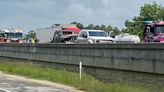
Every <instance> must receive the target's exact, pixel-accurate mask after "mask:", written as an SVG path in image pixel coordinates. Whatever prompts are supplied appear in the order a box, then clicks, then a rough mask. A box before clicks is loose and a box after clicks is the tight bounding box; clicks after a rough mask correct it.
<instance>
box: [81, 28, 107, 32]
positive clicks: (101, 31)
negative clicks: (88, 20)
mask: <svg viewBox="0 0 164 92" xmlns="http://www.w3.org/2000/svg"><path fill="white" fill-rule="evenodd" d="M81 31H90V32H104V30H87V29H86V30H81Z"/></svg>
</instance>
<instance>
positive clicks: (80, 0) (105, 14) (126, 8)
mask: <svg viewBox="0 0 164 92" xmlns="http://www.w3.org/2000/svg"><path fill="white" fill-rule="evenodd" d="M153 1H156V2H157V3H158V4H160V5H162V6H164V1H163V0H0V12H1V13H0V29H5V28H11V27H14V28H15V27H16V28H20V29H22V30H23V31H24V32H25V33H27V32H28V31H29V30H35V29H36V28H42V27H48V26H51V25H52V24H55V23H62V24H68V23H70V22H73V21H77V22H80V23H82V24H84V25H88V24H94V25H96V24H99V25H101V24H104V25H111V26H116V27H118V28H120V29H121V28H124V22H125V20H127V19H128V20H130V19H132V18H133V17H134V16H138V15H139V10H140V7H141V6H143V5H144V4H145V3H151V4H152V2H153Z"/></svg>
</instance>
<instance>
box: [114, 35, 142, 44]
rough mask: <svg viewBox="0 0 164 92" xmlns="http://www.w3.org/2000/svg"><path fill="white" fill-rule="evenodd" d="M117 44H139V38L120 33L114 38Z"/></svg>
mask: <svg viewBox="0 0 164 92" xmlns="http://www.w3.org/2000/svg"><path fill="white" fill-rule="evenodd" d="M115 40H116V42H117V43H139V42H140V38H139V36H137V35H130V34H129V33H122V34H120V35H117V36H115Z"/></svg>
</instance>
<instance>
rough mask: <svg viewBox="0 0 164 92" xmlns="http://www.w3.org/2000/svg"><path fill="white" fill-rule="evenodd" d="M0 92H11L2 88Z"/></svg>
mask: <svg viewBox="0 0 164 92" xmlns="http://www.w3.org/2000/svg"><path fill="white" fill-rule="evenodd" d="M0 90H2V91H5V92H11V91H9V90H6V89H3V88H0Z"/></svg>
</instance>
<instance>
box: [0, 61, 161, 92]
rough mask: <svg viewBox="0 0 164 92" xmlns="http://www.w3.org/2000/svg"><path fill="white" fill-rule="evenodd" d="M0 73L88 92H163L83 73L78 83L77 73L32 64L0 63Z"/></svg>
mask: <svg viewBox="0 0 164 92" xmlns="http://www.w3.org/2000/svg"><path fill="white" fill-rule="evenodd" d="M0 71H3V72H5V73H10V74H15V75H22V76H26V77H29V78H35V79H41V80H48V81H52V82H55V83H60V84H66V85H70V86H74V87H76V88H77V89H81V90H84V91H88V92H164V89H163V90H160V89H158V88H155V87H154V88H152V87H144V86H139V85H136V84H134V85H131V84H127V83H126V84H125V83H116V82H115V83H102V82H100V81H98V80H96V79H95V78H93V77H91V76H89V75H87V74H85V73H83V74H82V81H80V79H79V74H78V73H74V72H68V71H64V70H55V69H51V68H43V67H40V66H36V65H33V64H32V63H20V62H17V63H16V62H14V63H11V62H0Z"/></svg>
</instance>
